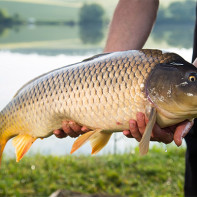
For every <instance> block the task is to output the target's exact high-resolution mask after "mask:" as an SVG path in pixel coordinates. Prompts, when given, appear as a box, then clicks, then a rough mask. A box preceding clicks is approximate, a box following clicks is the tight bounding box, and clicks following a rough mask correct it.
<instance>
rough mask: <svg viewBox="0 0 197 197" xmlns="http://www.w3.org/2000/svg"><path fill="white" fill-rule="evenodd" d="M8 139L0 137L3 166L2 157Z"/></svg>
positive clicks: (0, 154) (0, 157)
mask: <svg viewBox="0 0 197 197" xmlns="http://www.w3.org/2000/svg"><path fill="white" fill-rule="evenodd" d="M7 141H8V140H5V139H2V138H1V139H0V166H1V159H2V155H3V150H4V148H5V145H6V143H7Z"/></svg>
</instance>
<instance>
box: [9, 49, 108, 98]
mask: <svg viewBox="0 0 197 197" xmlns="http://www.w3.org/2000/svg"><path fill="white" fill-rule="evenodd" d="M108 54H110V53H101V54H98V55H94V56H92V57H89V58H87V59H84V60H83V61H82V62H77V63H74V64H70V65H67V66H63V67H60V68H57V69H54V70H52V71H49V72H47V73H44V74H42V75H40V76H38V77H35V78H33V79H32V80H30V81H28V82H27V83H25V84H24V85H23V86H22V87H21V88H20V89H19V90H18V91H17V92H16V93H15V95H14V97H13V98H15V97H16V96H17V95H18V94H19V93H20V91H21V90H22V89H23V88H25V87H26V86H27V85H29V84H30V83H32V82H33V81H35V80H37V79H39V78H41V77H44V76H46V75H48V74H50V73H52V72H55V71H58V70H60V69H64V68H70V67H71V66H74V65H77V64H80V63H83V62H87V61H90V60H94V59H96V58H99V57H102V56H105V55H108Z"/></svg>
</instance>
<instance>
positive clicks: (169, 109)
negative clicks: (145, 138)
mask: <svg viewBox="0 0 197 197" xmlns="http://www.w3.org/2000/svg"><path fill="white" fill-rule="evenodd" d="M146 94H147V97H148V98H149V100H150V101H151V102H152V103H153V104H154V106H155V107H156V108H157V111H159V112H160V114H162V116H164V117H165V118H166V120H161V119H162V118H161V119H160V120H159V122H160V126H162V125H166V124H167V125H169V126H170V125H173V124H175V122H172V121H170V120H169V119H173V121H175V120H174V119H177V120H176V121H177V123H178V122H179V121H181V120H185V119H186V117H187V118H189V117H190V116H191V118H192V117H193V116H194V114H195V115H196V114H197V113H196V112H197V110H196V111H195V112H194V114H193V112H191V110H193V108H194V107H195V106H196V107H197V68H196V67H195V66H193V65H192V64H190V63H188V62H186V61H185V60H184V59H182V58H181V57H180V56H177V60H176V61H173V62H168V63H161V64H158V65H156V66H155V68H154V69H153V70H152V72H151V74H150V75H149V78H148V79H147V81H146ZM167 119H168V120H167ZM157 122H158V120H157ZM167 122H168V123H167Z"/></svg>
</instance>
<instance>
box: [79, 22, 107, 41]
mask: <svg viewBox="0 0 197 197" xmlns="http://www.w3.org/2000/svg"><path fill="white" fill-rule="evenodd" d="M79 30H80V31H79V33H80V38H81V41H82V42H83V43H84V44H98V43H99V42H101V41H102V39H103V37H104V33H103V24H102V23H96V24H94V23H88V24H86V25H80V29H79Z"/></svg>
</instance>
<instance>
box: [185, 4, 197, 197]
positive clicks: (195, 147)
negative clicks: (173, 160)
mask: <svg viewBox="0 0 197 197" xmlns="http://www.w3.org/2000/svg"><path fill="white" fill-rule="evenodd" d="M196 57H197V7H196V23H195V30H194V44H193V57H192V62H193V61H194V60H195V59H196ZM185 140H186V143H187V152H186V168H185V188H184V190H185V197H197V119H195V121H194V126H193V128H192V129H191V130H190V132H189V133H188V134H187V136H186V137H185Z"/></svg>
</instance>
